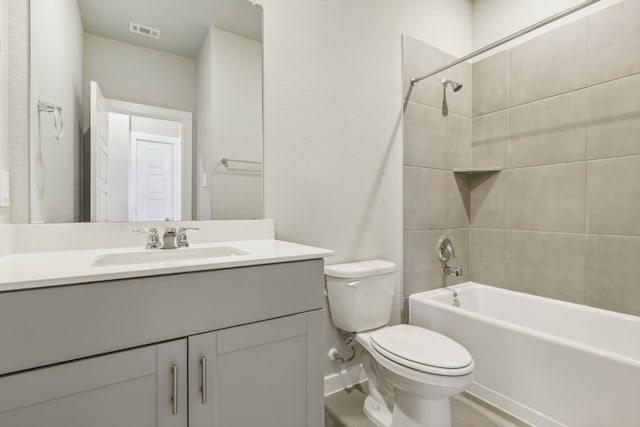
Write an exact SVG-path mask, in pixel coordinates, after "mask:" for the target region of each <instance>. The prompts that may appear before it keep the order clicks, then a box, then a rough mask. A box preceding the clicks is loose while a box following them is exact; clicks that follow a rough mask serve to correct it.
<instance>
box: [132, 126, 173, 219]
mask: <svg viewBox="0 0 640 427" xmlns="http://www.w3.org/2000/svg"><path fill="white" fill-rule="evenodd" d="M134 138H135V147H136V168H135V175H136V179H135V182H136V184H135V198H136V209H135V210H136V220H137V221H164V220H167V219H169V220H174V219H179V218H175V217H174V206H175V204H176V202H177V201H176V200H175V199H174V195H175V189H174V175H175V171H174V164H175V158H174V144H171V143H167V142H163V141H154V140H149V139H144V138H137V137H134Z"/></svg>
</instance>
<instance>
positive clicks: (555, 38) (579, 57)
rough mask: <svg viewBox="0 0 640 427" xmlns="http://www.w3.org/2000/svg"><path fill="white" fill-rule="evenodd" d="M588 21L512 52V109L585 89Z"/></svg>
mask: <svg viewBox="0 0 640 427" xmlns="http://www.w3.org/2000/svg"><path fill="white" fill-rule="evenodd" d="M586 61H587V19H586V18H582V19H580V20H578V21H575V22H572V23H570V24H567V25H565V26H563V27H560V28H558V29H555V30H553V31H550V32H548V33H545V34H542V35H541V36H538V37H536V38H535V39H531V40H529V41H527V42H525V43H523V44H521V45H519V46H516V47H514V48H513V49H511V74H510V76H511V77H510V78H511V90H510V99H511V101H510V102H511V103H510V105H511V106H515V105H520V104H524V103H527V102H531V101H535V100H538V99H542V98H546V97H549V96H553V95H558V94H561V93H564V92H568V91H571V90H575V89H580V88H583V87H585V85H586V82H587V71H586Z"/></svg>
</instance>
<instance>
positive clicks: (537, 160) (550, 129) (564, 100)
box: [509, 89, 587, 167]
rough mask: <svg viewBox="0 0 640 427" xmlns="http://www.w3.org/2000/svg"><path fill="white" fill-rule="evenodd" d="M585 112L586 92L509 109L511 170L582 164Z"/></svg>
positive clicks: (573, 93)
mask: <svg viewBox="0 0 640 427" xmlns="http://www.w3.org/2000/svg"><path fill="white" fill-rule="evenodd" d="M586 110H587V92H586V89H582V90H579V91H575V92H570V93H567V94H564V95H559V96H555V97H552V98H547V99H544V100H541V101H536V102H532V103H529V104H525V105H522V106H519V107H516V108H512V109H511V111H510V117H509V123H510V138H511V158H510V161H509V164H510V166H511V167H520V166H535V165H544V164H554V163H563V162H571V161H576V160H584V159H585V138H586V123H585V122H586V116H587V112H586Z"/></svg>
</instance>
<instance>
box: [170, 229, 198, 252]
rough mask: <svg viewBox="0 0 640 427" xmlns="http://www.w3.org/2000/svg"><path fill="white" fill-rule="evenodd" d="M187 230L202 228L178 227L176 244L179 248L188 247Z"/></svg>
mask: <svg viewBox="0 0 640 427" xmlns="http://www.w3.org/2000/svg"><path fill="white" fill-rule="evenodd" d="M187 230H194V231H195V230H200V229H199V228H198V227H180V228H178V237H177V238H176V244H177V245H178V247H179V248H188V247H189V241H188V240H187Z"/></svg>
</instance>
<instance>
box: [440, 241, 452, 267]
mask: <svg viewBox="0 0 640 427" xmlns="http://www.w3.org/2000/svg"><path fill="white" fill-rule="evenodd" d="M451 257H455V253H454V251H453V243H451V239H449V238H448V237H443V238H442V239H440V241H439V242H438V258H440V261H441V262H442V263H443V264H446V263H447V261H449V260H450V259H451Z"/></svg>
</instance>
